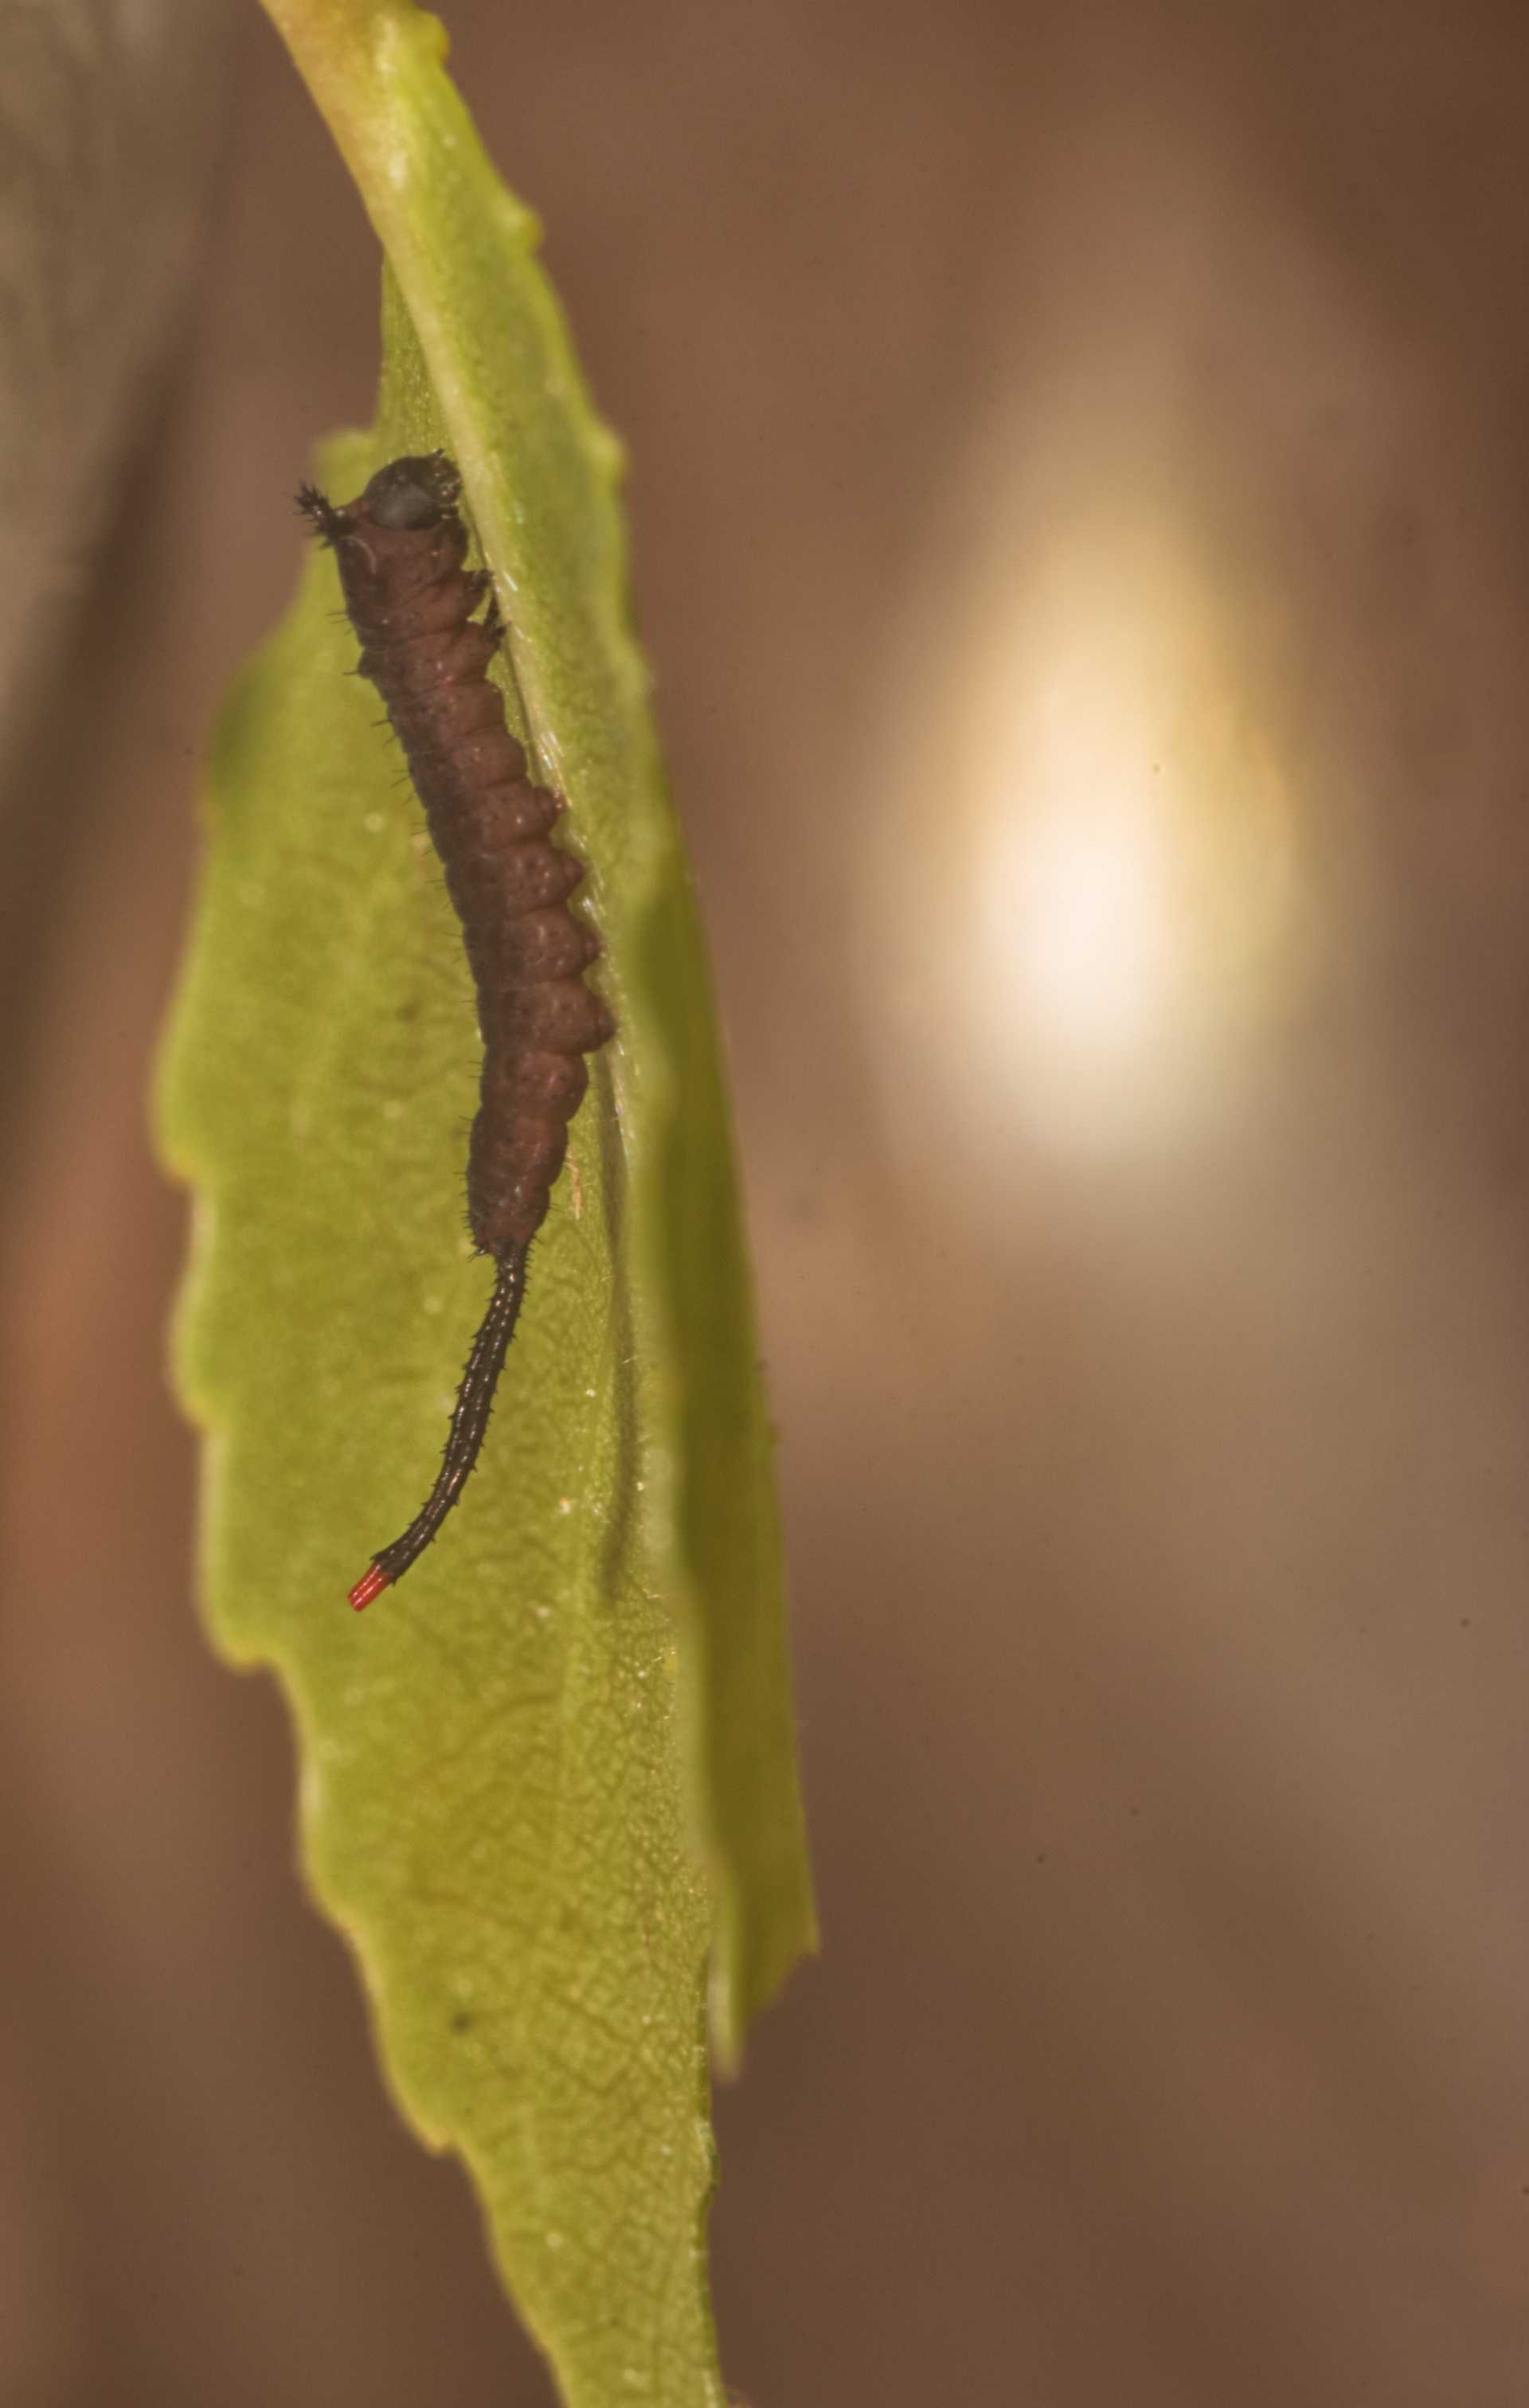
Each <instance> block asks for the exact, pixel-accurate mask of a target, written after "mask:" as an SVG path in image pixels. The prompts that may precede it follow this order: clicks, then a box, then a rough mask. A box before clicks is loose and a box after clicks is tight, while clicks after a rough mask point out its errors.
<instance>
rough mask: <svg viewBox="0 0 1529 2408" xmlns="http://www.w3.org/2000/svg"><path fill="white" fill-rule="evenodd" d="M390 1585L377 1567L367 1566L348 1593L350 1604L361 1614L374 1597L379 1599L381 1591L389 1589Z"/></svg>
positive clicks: (384, 1574) (385, 1574)
mask: <svg viewBox="0 0 1529 2408" xmlns="http://www.w3.org/2000/svg"><path fill="white" fill-rule="evenodd" d="M392 1585H393V1584H392V1582H391V1581H390V1580H389V1578H388V1575H387V1573H386V1572H385V1571H383V1570H382V1569H381V1567H380V1566H379V1565H378V1564H368V1565H367V1567H366V1569H365V1570H364V1572H363V1573H362V1575H361V1578H360V1579H359V1580H358V1581H357V1583H356V1584H355V1586H354V1588H353V1589H351V1591H350V1603H351V1604H352V1605H353V1606H354V1607H355V1610H356V1612H357V1613H364V1611H365V1609H366V1607H367V1606H369V1605H370V1603H371V1601H372V1599H373V1598H374V1597H380V1596H381V1594H382V1592H383V1590H384V1589H385V1588H391V1587H392Z"/></svg>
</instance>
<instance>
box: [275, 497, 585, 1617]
mask: <svg viewBox="0 0 1529 2408" xmlns="http://www.w3.org/2000/svg"><path fill="white" fill-rule="evenodd" d="M460 491H461V480H460V479H459V477H458V475H457V472H456V469H455V468H454V466H452V464H451V462H450V460H449V459H447V457H446V455H445V453H444V452H432V453H430V454H429V455H428V456H426V457H420V458H406V459H402V460H393V461H391V462H390V463H389V465H388V466H386V467H385V468H379V470H378V472H377V475H376V476H375V477H374V478H373V479H372V480H371V482H370V483H369V484H368V485H367V487H366V489H365V491H364V493H363V494H362V495H360V496H359V498H358V499H357V500H355V501H353V502H346V503H344V504H341V505H338V506H336V504H334V503H332V502H329V501H327V500H326V499H325V498H324V496H323V495H322V494H321V493H318V492H317V491H316V490H315V489H314V488H313V487H312V486H311V485H305V486H304V487H303V488H302V490H301V491H300V493H299V495H298V497H297V502H298V508H299V509H301V510H302V511H303V512H304V513H305V515H306V516H307V517H308V518H310V519H311V520H312V521H313V523H314V528H315V531H316V533H317V534H318V535H319V537H320V538H321V539H322V541H323V542H325V543H327V544H329V545H330V546H331V547H332V548H333V550H334V552H335V554H336V560H337V562H338V564H339V572H340V585H341V589H342V591H343V593H344V595H345V607H346V609H347V611H348V612H349V614H350V624H351V625H352V626H353V627H354V629H355V632H356V635H357V637H358V638H359V640H360V643H361V648H362V649H361V659H360V662H359V664H358V667H359V670H360V674H361V675H362V676H363V677H365V678H369V679H370V680H371V681H372V683H373V684H374V685H375V686H376V688H377V690H378V692H379V694H380V695H381V696H382V700H383V702H384V704H385V706H386V708H387V713H388V717H389V719H390V720H391V721H392V723H393V729H394V732H395V733H396V735H397V737H398V740H399V742H400V743H401V744H402V746H403V748H404V756H405V758H406V760H407V763H408V767H409V774H410V776H411V777H412V779H413V781H414V786H415V790H416V792H417V793H418V795H419V797H420V800H421V802H422V805H423V806H424V812H425V818H426V821H427V823H428V824H429V828H430V834H431V838H432V839H433V841H434V843H435V847H436V852H437V853H438V854H439V855H440V860H441V867H443V869H444V870H445V872H446V884H447V891H448V893H449V894H450V897H451V902H452V904H453V906H454V908H455V910H456V914H457V917H458V919H459V920H460V921H461V923H462V938H463V943H464V947H465V950H466V954H467V960H468V963H469V965H470V966H471V969H472V973H473V980H474V982H475V984H476V986H477V989H478V1015H479V1026H480V1028H481V1031H482V1037H483V1071H482V1080H481V1083H480V1088H479V1108H478V1114H477V1117H476V1119H475V1120H474V1122H473V1129H472V1137H471V1140H470V1142H469V1146H468V1153H467V1219H468V1225H469V1226H470V1227H471V1230H472V1234H473V1237H474V1239H475V1240H476V1241H477V1244H478V1246H479V1251H480V1252H481V1253H483V1254H492V1255H493V1260H494V1262H495V1263H496V1264H497V1266H498V1278H497V1280H496V1282H495V1284H494V1291H493V1299H492V1301H491V1303H490V1305H489V1310H488V1312H487V1315H486V1316H485V1319H484V1322H483V1326H482V1327H481V1328H480V1329H479V1333H478V1336H477V1338H476V1339H475V1340H474V1341H473V1349H472V1353H471V1354H470V1355H469V1356H468V1358H467V1367H466V1369H465V1371H464V1375H463V1381H462V1386H461V1389H460V1391H459V1392H458V1396H457V1403H456V1410H455V1412H453V1414H452V1417H451V1427H450V1435H449V1437H448V1440H447V1445H446V1453H445V1455H444V1456H443V1458H442V1462H441V1468H440V1473H439V1476H438V1478H437V1479H436V1485H435V1487H434V1488H433V1489H432V1491H431V1493H430V1496H429V1498H427V1499H426V1501H425V1504H424V1506H423V1507H422V1510H421V1512H419V1514H418V1515H417V1516H416V1517H415V1519H414V1521H413V1522H411V1523H410V1525H409V1527H408V1528H407V1530H406V1531H405V1532H404V1534H403V1536H402V1537H401V1538H399V1539H396V1540H394V1541H393V1544H392V1546H390V1547H384V1548H383V1549H382V1550H381V1552H380V1554H379V1555H374V1557H373V1558H372V1562H371V1565H370V1567H369V1569H368V1570H367V1571H366V1572H365V1573H364V1575H363V1577H362V1578H361V1580H359V1581H358V1582H357V1584H356V1585H355V1587H354V1588H353V1589H352V1590H351V1592H350V1602H351V1604H352V1605H354V1606H355V1607H357V1608H358V1609H359V1608H361V1607H362V1606H364V1605H369V1604H370V1602H371V1600H372V1598H374V1597H376V1596H377V1595H378V1594H379V1591H380V1590H382V1589H384V1588H386V1587H388V1586H389V1584H391V1583H392V1582H393V1581H396V1580H399V1579H401V1578H402V1576H403V1574H404V1573H405V1572H406V1571H407V1570H408V1567H409V1565H410V1564H412V1563H413V1562H414V1561H415V1559H416V1557H417V1556H419V1555H421V1554H422V1552H423V1550H424V1549H425V1548H426V1547H427V1546H428V1545H429V1543H430V1541H431V1540H432V1539H433V1538H434V1537H435V1535H436V1531H437V1530H438V1529H439V1527H440V1526H441V1523H442V1522H443V1521H444V1520H445V1518H446V1515H447V1513H448V1512H450V1509H451V1506H452V1505H453V1504H454V1503H455V1501H456V1498H457V1496H458V1494H459V1493H460V1491H461V1488H462V1484H463V1483H464V1480H465V1479H466V1477H467V1474H468V1473H469V1472H470V1471H471V1469H472V1468H473V1465H474V1463H475V1462H476V1461H477V1459H478V1453H479V1448H480V1446H481V1445H482V1442H483V1433H484V1431H485V1430H486V1428H487V1426H488V1419H489V1413H490V1411H491V1409H492V1406H493V1390H494V1385H495V1383H496V1382H497V1380H498V1376H499V1372H500V1369H502V1367H503V1364H504V1359H505V1353H506V1350H507V1347H508V1344H509V1340H510V1336H511V1334H512V1332H513V1330H514V1326H515V1321H516V1317H517V1315H518V1313H519V1311H520V1303H521V1297H522V1292H523V1289H524V1284H525V1258H526V1249H527V1247H528V1246H529V1244H530V1242H531V1240H532V1239H533V1238H534V1237H535V1236H536V1231H537V1230H538V1229H539V1228H540V1226H541V1224H542V1222H543V1220H544V1219H545V1218H546V1215H547V1208H548V1204H549V1202H550V1197H551V1189H552V1183H553V1181H554V1180H555V1179H556V1177H557V1175H558V1172H559V1171H560V1170H561V1168H563V1159H564V1153H565V1152H566V1149H567V1133H568V1123H569V1122H570V1120H571V1119H572V1118H573V1115H574V1113H575V1112H576V1111H578V1109H579V1103H580V1101H581V1099H582V1097H583V1095H584V1091H585V1088H586V1087H587V1085H588V1083H589V1072H588V1069H587V1068H586V1067H585V1063H584V1058H583V1057H584V1055H585V1054H590V1053H593V1052H594V1051H595V1049H596V1048H597V1047H599V1046H601V1045H603V1044H605V1042H606V1040H607V1038H609V1037H610V1036H612V1035H613V1033H614V1023H613V1022H612V1020H611V1017H610V1014H609V1013H608V1011H607V1010H606V1007H605V1005H604V1004H603V1003H602V1002H601V1000H600V998H599V996H596V995H594V994H593V993H592V992H591V990H590V988H589V987H588V986H586V984H585V983H584V975H583V974H584V971H585V970H586V969H587V968H588V967H589V965H590V963H591V962H592V961H593V959H594V957H595V955H596V954H597V953H598V951H599V946H598V943H597V940H596V939H595V938H594V936H593V934H592V932H591V931H590V929H589V928H588V927H586V926H585V925H583V923H582V922H580V921H579V920H576V919H575V918H574V916H573V913H572V912H571V911H570V910H569V909H568V897H569V896H570V895H571V894H572V893H573V890H574V888H575V887H576V886H577V885H578V884H579V880H580V879H581V878H582V877H583V875H584V870H583V865H582V863H581V862H579V861H577V860H576V859H575V858H574V856H573V854H572V853H564V851H563V850H562V849H561V847H559V846H557V845H554V844H551V843H550V842H549V840H548V839H549V834H550V829H551V827H552V824H553V822H554V821H555V819H556V817H557V815H558V813H559V811H560V810H562V809H563V807H564V806H563V798H562V796H559V795H554V794H550V793H549V792H548V791H547V789H546V788H545V787H542V786H536V785H533V784H532V783H531V781H530V780H529V779H528V778H527V776H526V774H525V771H526V762H525V754H524V753H523V752H522V748H521V746H520V745H519V744H518V743H517V742H516V740H515V738H514V737H513V736H511V735H510V733H509V730H508V728H507V726H506V724H505V706H504V699H503V697H502V695H500V693H499V691H498V688H497V687H496V686H494V685H493V684H491V683H490V681H489V678H488V674H487V672H488V665H489V663H490V661H491V660H492V659H493V655H494V653H495V652H496V651H497V650H498V647H499V642H500V638H501V629H500V626H499V623H498V617H497V612H496V610H495V609H494V605H493V602H492V600H490V598H489V597H490V595H491V590H492V587H491V580H490V578H489V575H488V572H487V571H486V570H484V569H468V568H464V566H463V562H464V559H465V557H466V552H467V530H466V528H465V526H464V524H463V522H462V517H461V514H460V512H459V511H458V509H457V506H456V505H457V496H458V495H459V493H460ZM485 601H488V603H489V608H488V609H487V611H486V612H485V614H484V617H483V619H482V620H481V621H479V620H476V619H475V618H474V617H473V613H474V611H475V610H477V609H478V608H479V605H480V604H481V603H483V602H485Z"/></svg>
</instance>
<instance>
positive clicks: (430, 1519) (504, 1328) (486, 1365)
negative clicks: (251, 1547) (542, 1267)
mask: <svg viewBox="0 0 1529 2408" xmlns="http://www.w3.org/2000/svg"><path fill="white" fill-rule="evenodd" d="M525 1258H526V1248H525V1247H524V1246H523V1245H518V1246H507V1247H506V1249H505V1251H504V1253H503V1254H500V1255H499V1256H498V1257H497V1261H498V1276H497V1278H496V1279H495V1281H494V1283H493V1296H492V1297H490V1298H489V1308H488V1311H487V1312H485V1313H484V1315H483V1319H482V1322H481V1324H480V1325H479V1332H478V1335H477V1337H476V1338H475V1339H474V1340H473V1342H472V1349H471V1352H470V1353H469V1355H468V1356H467V1362H466V1368H465V1369H464V1371H463V1374H462V1385H461V1386H460V1387H459V1388H458V1390H457V1400H456V1403H455V1405H454V1406H453V1408H452V1412H451V1426H450V1429H449V1431H448V1432H447V1436H446V1451H445V1453H444V1454H443V1455H442V1456H441V1464H440V1469H439V1471H438V1472H437V1473H436V1484H435V1486H434V1487H433V1488H432V1490H431V1491H430V1494H429V1496H428V1497H427V1498H425V1500H424V1503H423V1504H422V1506H421V1508H420V1510H419V1512H417V1513H416V1514H415V1516H414V1519H413V1521H412V1522H411V1523H410V1524H409V1526H408V1527H407V1530H405V1531H404V1532H403V1533H402V1535H401V1536H400V1537H398V1538H396V1539H394V1540H393V1544H392V1545H391V1546H388V1547H383V1548H382V1549H381V1550H380V1552H379V1554H377V1555H374V1556H373V1557H372V1560H371V1562H370V1563H369V1564H368V1565H367V1567H366V1570H364V1572H363V1573H362V1576H361V1578H360V1579H359V1580H358V1581H357V1583H356V1584H355V1586H354V1588H353V1589H351V1590H350V1604H351V1605H352V1606H354V1608H355V1610H356V1612H357V1613H362V1612H364V1609H365V1608H366V1607H367V1606H368V1605H370V1604H371V1602H372V1599H373V1598H377V1597H380V1596H381V1594H382V1591H383V1590H384V1589H385V1588H392V1586H393V1583H394V1582H395V1581H401V1580H402V1579H403V1577H404V1574H405V1573H406V1572H407V1570H408V1569H409V1566H410V1565H411V1564H413V1563H417V1562H418V1560H419V1558H420V1556H421V1555H423V1553H424V1551H425V1549H426V1547H428V1546H429V1544H430V1541H431V1540H432V1539H433V1538H434V1537H435V1535H436V1531H437V1530H438V1529H439V1528H440V1526H441V1524H442V1523H443V1522H444V1521H445V1519H446V1517H447V1515H448V1513H450V1510H451V1508H452V1506H453V1505H454V1504H455V1503H456V1501H457V1498H459V1497H460V1496H461V1494H462V1490H463V1485H464V1482H465V1480H466V1478H467V1475H468V1473H469V1472H470V1471H471V1470H472V1468H473V1466H474V1464H475V1463H476V1462H477V1461H478V1457H479V1452H480V1450H481V1448H482V1444H483V1438H484V1433H485V1432H486V1431H487V1429H488V1426H489V1415H490V1414H491V1413H492V1412H493V1392H494V1390H495V1388H496V1387H497V1386H498V1384H499V1374H500V1372H501V1371H502V1370H503V1369H504V1368H505V1356H506V1355H507V1352H508V1350H509V1341H510V1340H511V1338H512V1337H513V1336H514V1334H515V1324H516V1322H517V1321H518V1320H519V1318H520V1312H521V1298H522V1296H523V1295H524V1294H525Z"/></svg>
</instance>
